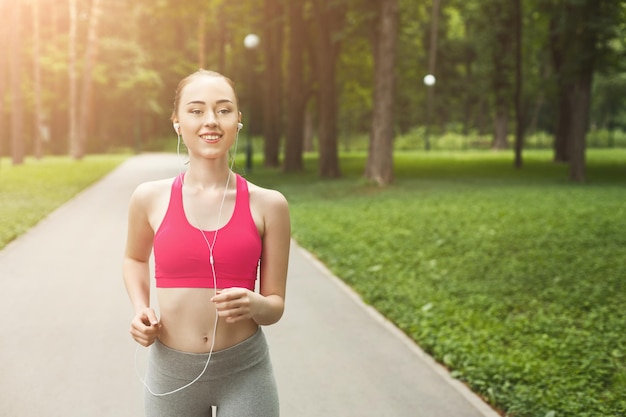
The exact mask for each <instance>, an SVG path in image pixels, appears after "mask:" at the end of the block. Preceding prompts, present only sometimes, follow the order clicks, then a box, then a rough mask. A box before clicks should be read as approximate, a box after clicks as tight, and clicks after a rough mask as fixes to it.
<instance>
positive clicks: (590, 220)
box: [0, 150, 626, 417]
mask: <svg viewBox="0 0 626 417" xmlns="http://www.w3.org/2000/svg"><path fill="white" fill-rule="evenodd" d="M126 157H127V156H124V155H114V156H91V157H88V158H86V159H85V160H83V161H81V162H78V163H77V162H73V161H70V160H69V159H67V158H45V159H44V160H43V161H34V160H28V161H27V163H26V164H24V165H22V166H17V167H12V166H10V165H9V163H8V161H7V160H6V159H5V160H2V161H0V248H2V247H3V246H4V245H5V244H6V243H7V242H8V241H10V240H12V239H14V238H15V237H16V236H18V235H20V234H21V233H23V232H24V231H26V230H27V229H28V228H29V227H31V226H32V225H33V224H35V223H36V222H37V221H39V220H40V219H41V218H43V217H45V215H46V214H47V213H49V212H50V211H52V210H53V209H54V208H56V207H57V206H59V205H60V204H62V203H63V202H64V201H66V200H68V199H70V198H71V197H72V196H73V195H75V194H76V193H77V192H79V191H80V190H81V189H83V188H84V187H86V186H88V185H89V184H91V183H92V182H93V181H95V180H97V179H98V178H101V177H102V176H103V175H105V174H106V173H107V172H108V171H109V170H111V169H112V168H114V167H115V166H117V165H118V164H119V163H120V162H122V161H123V160H124V158H126ZM511 160H512V156H511V154H510V153H492V152H455V153H445V152H431V153H425V152H416V153H398V154H397V156H396V169H395V171H396V176H397V181H396V183H395V184H394V185H393V186H390V187H387V188H379V187H376V186H373V185H371V184H368V183H367V182H366V181H364V180H363V179H362V178H361V173H362V171H363V166H364V163H365V154H363V153H351V154H346V155H342V157H341V166H342V170H343V173H344V177H343V178H342V179H339V180H332V181H330V180H320V179H318V178H317V176H316V174H315V171H316V160H315V158H313V157H309V158H307V160H306V166H307V169H306V171H305V172H304V173H298V174H283V173H281V172H280V171H278V170H271V169H264V168H261V167H260V164H259V163H258V162H257V164H256V165H255V169H254V170H253V171H252V173H251V174H250V175H249V178H250V179H251V180H252V181H253V182H256V183H258V184H260V185H264V186H268V187H273V188H276V189H279V190H280V191H282V192H283V193H284V194H285V196H286V197H287V198H288V200H289V202H290V208H291V213H292V223H293V236H294V238H295V239H296V240H297V241H298V242H299V243H300V244H301V245H302V246H304V247H305V248H307V249H308V250H310V251H311V252H313V253H314V254H315V255H316V256H317V257H319V258H320V259H321V260H322V261H323V262H324V263H325V264H326V265H327V266H328V267H329V268H331V269H332V270H333V271H334V272H335V274H336V275H337V276H339V277H340V278H342V279H343V280H345V281H346V283H348V284H349V285H350V286H352V287H353V288H354V289H355V290H356V291H357V292H358V293H359V294H360V295H361V296H362V297H363V299H364V300H365V301H366V302H367V303H369V304H371V305H373V306H374V307H375V308H376V309H378V310H379V311H380V312H381V313H383V314H384V315H385V316H386V317H388V318H389V319H390V320H391V321H393V322H394V323H396V325H397V326H398V327H400V328H401V329H402V330H404V331H405V332H406V333H407V334H408V335H409V336H410V337H412V338H413V339H414V340H415V341H416V342H417V343H419V345H420V346H421V347H422V348H424V349H425V350H426V351H427V352H429V353H430V354H432V355H433V356H434V357H435V358H436V359H437V360H439V361H440V362H441V363H443V364H444V365H446V366H447V367H448V368H449V369H450V371H451V373H452V375H453V376H455V377H456V378H458V379H460V380H462V381H465V382H466V383H467V384H468V385H469V386H470V387H471V388H472V389H473V390H474V391H475V392H477V393H479V394H480V395H482V396H483V397H484V398H485V399H486V400H487V401H489V402H490V403H491V404H492V405H494V406H495V407H496V408H498V409H499V410H502V411H503V413H506V414H507V415H509V416H515V417H572V416H577V417H591V416H593V417H609V416H611V417H618V416H624V415H626V394H625V393H626V312H625V310H624V306H626V288H625V287H626V286H625V283H624V282H625V280H626V150H590V151H589V152H588V169H587V174H588V182H587V183H586V184H583V185H580V184H572V183H570V182H569V181H567V167H566V166H562V165H555V164H553V163H552V162H551V154H550V152H549V151H532V152H526V153H525V167H524V168H523V169H522V170H515V169H513V168H512V162H511ZM239 162H242V161H239ZM240 166H243V164H242V163H240ZM241 170H242V169H239V171H241Z"/></svg>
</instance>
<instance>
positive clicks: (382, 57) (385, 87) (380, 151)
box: [365, 0, 398, 186]
mask: <svg viewBox="0 0 626 417" xmlns="http://www.w3.org/2000/svg"><path fill="white" fill-rule="evenodd" d="M379 3H380V4H379V7H380V15H379V18H378V24H377V25H376V36H375V40H374V42H375V44H374V45H373V49H374V99H373V102H374V109H373V115H372V128H371V138H370V140H371V143H370V152H369V155H368V158H367V165H366V167H365V177H366V178H367V179H369V180H371V181H374V182H376V183H377V184H378V185H380V186H384V185H388V184H391V183H392V182H393V179H394V178H393V177H394V176H393V139H394V132H393V130H394V129H393V128H394V118H393V115H394V101H395V61H396V50H397V38H398V2H397V0H379Z"/></svg>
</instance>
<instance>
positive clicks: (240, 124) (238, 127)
mask: <svg viewBox="0 0 626 417" xmlns="http://www.w3.org/2000/svg"><path fill="white" fill-rule="evenodd" d="M241 129H243V123H237V131H239V130H241Z"/></svg>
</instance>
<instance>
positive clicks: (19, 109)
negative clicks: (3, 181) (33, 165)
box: [10, 2, 24, 165]
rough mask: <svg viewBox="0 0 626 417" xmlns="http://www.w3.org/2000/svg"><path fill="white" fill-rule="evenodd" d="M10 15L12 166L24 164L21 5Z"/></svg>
mask: <svg viewBox="0 0 626 417" xmlns="http://www.w3.org/2000/svg"><path fill="white" fill-rule="evenodd" d="M11 7H12V9H13V10H12V12H13V13H12V15H11V23H10V26H11V30H10V33H11V43H10V45H11V49H10V51H11V55H10V56H11V58H10V62H11V67H10V76H11V98H12V100H11V157H12V161H13V164H14V165H19V164H22V163H23V162H24V98H23V95H22V36H21V31H20V28H21V25H20V24H21V19H22V5H21V2H16V3H14V4H13V6H11Z"/></svg>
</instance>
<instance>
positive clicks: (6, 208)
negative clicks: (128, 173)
mask: <svg viewBox="0 0 626 417" xmlns="http://www.w3.org/2000/svg"><path fill="white" fill-rule="evenodd" d="M126 158H128V155H109V156H87V157H86V158H84V159H83V160H81V161H78V162H76V161H73V160H72V159H70V158H68V157H45V158H43V159H41V160H35V159H31V158H29V159H26V161H25V163H24V164H21V165H15V166H14V165H11V162H10V160H9V159H7V158H4V159H2V160H0V249H2V248H3V247H4V246H6V244H7V243H9V242H10V241H12V240H13V239H15V238H16V237H17V236H19V235H21V234H22V233H24V232H25V231H27V230H28V229H29V228H31V227H32V226H33V225H35V224H36V223H37V222H39V221H40V220H41V219H43V218H44V217H45V216H47V215H48V214H49V213H50V212H52V211H53V210H54V209H56V208H57V207H59V206H60V205H61V204H63V203H65V202H66V201H67V200H69V199H70V198H71V197H73V196H74V195H76V194H77V193H78V192H80V191H81V190H83V189H84V188H85V187H87V186H88V185H90V184H92V183H93V182H94V181H96V180H98V179H100V178H101V177H102V176H103V175H105V174H107V173H108V172H109V171H111V169H113V168H114V167H116V166H117V165H119V164H120V163H121V162H122V161H123V160H124V159H126Z"/></svg>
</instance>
